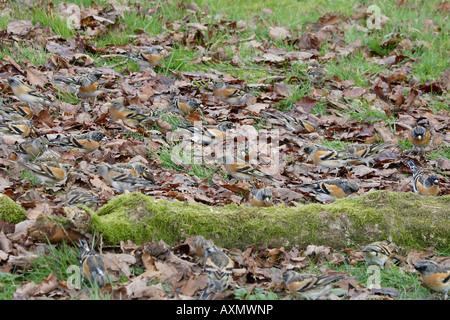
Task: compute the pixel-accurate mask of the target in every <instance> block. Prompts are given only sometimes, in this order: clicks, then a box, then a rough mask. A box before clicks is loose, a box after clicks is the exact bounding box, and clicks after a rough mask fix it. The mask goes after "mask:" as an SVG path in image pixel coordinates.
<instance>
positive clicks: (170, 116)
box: [0, 0, 450, 299]
mask: <svg viewBox="0 0 450 320" xmlns="http://www.w3.org/2000/svg"><path fill="white" fill-rule="evenodd" d="M372 4H374V3H372V2H370V1H367V2H361V3H360V2H356V1H353V2H352V3H350V4H349V3H348V2H346V1H342V2H340V1H333V2H331V1H318V2H308V3H302V4H299V3H298V2H296V1H295V2H294V1H287V0H283V1H268V2H265V1H264V2H261V1H217V2H216V1H195V2H189V1H169V2H160V1H143V2H139V1H131V0H130V1H125V0H124V1H103V0H101V1H87V0H83V1H73V2H70V3H65V2H62V1H53V2H50V1H20V2H15V1H11V2H3V3H1V4H0V6H1V9H2V13H1V17H2V19H1V22H0V28H1V30H0V41H1V42H0V57H1V59H0V77H1V78H2V79H3V80H4V81H3V82H2V83H0V90H1V95H2V100H3V104H7V103H10V102H16V101H17V99H16V98H15V97H14V95H13V94H12V91H11V88H10V87H9V85H8V82H7V81H6V79H7V78H8V77H9V76H12V75H18V76H21V77H22V78H23V79H24V80H25V81H26V82H27V83H28V84H30V85H31V86H33V87H35V88H37V89H38V90H40V91H41V92H43V93H44V94H46V95H47V96H48V97H50V98H51V99H52V100H53V101H54V104H55V105H57V106H59V107H60V108H61V110H63V112H62V113H56V112H55V110H54V109H52V108H50V109H48V108H44V109H42V110H38V112H36V114H35V115H34V117H33V118H32V121H33V124H34V126H35V131H36V135H37V136H45V137H47V138H48V139H49V140H51V139H54V138H56V137H58V136H59V135H68V134H78V133H84V132H88V131H94V130H101V131H103V132H105V133H106V135H107V138H108V140H107V141H105V142H102V144H101V146H100V148H99V150H97V151H95V152H94V153H92V154H83V153H73V152H67V151H66V150H64V149H61V148H56V147H51V148H49V150H48V151H46V153H44V154H43V155H42V156H41V157H40V158H39V161H41V160H46V159H55V158H57V159H59V160H60V161H61V162H64V163H68V164H71V165H73V166H74V167H75V168H79V169H85V168H87V167H89V164H98V163H101V162H106V163H108V164H114V163H127V162H128V163H132V162H143V163H145V164H146V165H147V166H148V168H149V169H150V171H151V173H152V174H153V177H154V183H155V184H156V185H157V187H156V188H143V189H141V192H143V193H145V194H147V195H150V196H153V197H157V198H163V199H168V200H172V199H176V200H179V201H186V202H202V203H205V204H208V205H211V206H223V205H226V204H230V203H235V204H241V205H246V195H247V192H246V191H247V190H248V188H249V187H250V186H251V184H250V183H248V182H243V181H239V182H237V183H236V180H235V179H232V178H231V177H230V176H229V175H228V174H227V173H226V171H224V169H223V168H222V167H221V166H220V165H218V164H216V163H214V162H209V163H203V162H201V161H200V162H199V163H194V164H192V163H188V161H187V159H189V158H190V157H191V155H194V156H197V155H199V154H201V155H205V154H210V153H211V150H210V149H209V148H205V149H200V148H199V147H198V146H194V147H193V149H192V150H189V152H188V154H187V155H186V153H185V154H184V158H181V159H180V158H179V157H173V155H174V152H173V150H176V147H177V146H180V144H179V142H177V141H176V140H175V139H174V137H175V135H174V128H173V126H172V125H171V124H190V123H195V122H197V123H198V122H203V123H206V124H211V125H213V124H217V123H219V122H221V121H224V120H228V121H231V122H233V123H234V124H235V126H236V129H235V130H234V131H233V132H232V133H233V134H232V135H230V136H229V137H228V139H227V141H226V142H227V143H228V144H231V143H233V142H234V140H235V139H234V138H235V137H236V138H237V140H238V141H242V140H243V139H247V140H249V141H256V139H257V138H258V137H259V139H260V141H262V140H263V139H262V138H263V137H265V136H267V135H269V134H271V135H272V136H271V138H270V139H266V140H265V143H264V144H261V145H260V148H261V149H260V150H263V152H260V154H259V155H258V158H257V162H255V163H254V164H256V165H258V167H259V168H260V169H261V170H263V171H265V172H267V173H270V174H273V175H274V176H275V178H276V179H278V180H280V181H281V183H279V184H275V183H274V184H271V183H268V181H265V180H264V181H258V183H257V184H258V186H263V185H266V186H268V187H270V188H271V189H272V192H273V199H274V205H276V206H281V205H286V206H299V205H302V204H303V203H308V202H313V201H317V200H315V199H314V195H313V194H312V193H311V192H308V191H306V190H305V189H303V188H298V187H295V185H299V184H302V183H309V182H313V181H320V180H322V179H327V178H333V179H334V178H335V177H339V178H346V179H351V180H355V181H356V182H357V183H358V184H359V186H360V190H359V192H358V194H357V195H353V196H358V195H362V194H365V193H367V192H370V191H372V190H379V189H383V190H391V191H399V192H409V191H411V190H412V180H411V172H410V170H409V169H408V167H407V166H405V164H404V161H405V160H407V159H415V160H416V162H417V163H418V164H419V165H420V166H421V167H422V168H423V169H424V170H425V171H426V172H428V173H433V174H435V175H436V176H437V177H438V178H439V180H440V189H441V191H440V192H441V193H440V194H441V195H444V194H449V188H448V183H449V178H448V177H449V170H450V160H449V155H450V148H449V142H450V135H449V132H450V131H449V128H450V125H449V123H450V117H449V110H450V109H449V95H448V89H449V87H450V63H449V59H448V57H449V52H450V47H449V44H450V38H449V34H450V32H449V27H448V23H447V21H446V19H447V18H448V13H449V11H450V4H449V2H447V1H445V2H439V1H427V2H422V1H387V2H386V3H384V4H383V5H381V4H378V5H379V7H378V8H379V9H380V15H379V16H377V18H376V19H377V20H374V19H373V15H371V14H370V13H368V12H367V8H368V7H369V6H370V5H372ZM378 18H379V19H378ZM68 21H69V23H68ZM373 22H376V23H378V24H379V28H373V25H372V24H371V23H373ZM152 45H161V46H163V47H164V49H165V50H164V55H165V58H164V60H163V61H162V63H161V65H160V66H158V67H155V68H154V69H147V70H139V68H138V66H137V64H136V63H135V62H134V61H133V60H131V59H127V58H125V57H123V55H124V54H126V53H127V52H137V51H139V50H140V49H142V48H145V47H149V46H152ZM314 60H315V61H317V62H318V63H319V64H320V65H322V66H323V67H324V68H325V70H326V77H325V79H324V81H323V83H320V84H315V83H312V82H311V81H310V79H308V77H307V74H306V71H307V68H308V66H309V65H310V63H311V61H314ZM96 69H97V70H100V71H102V73H103V77H102V79H101V81H100V87H101V89H102V91H103V93H102V95H101V96H100V97H99V98H98V99H97V100H95V101H87V100H83V99H79V98H78V97H77V96H76V95H75V94H74V93H72V92H70V90H69V88H68V87H67V86H64V85H61V84H60V83H56V82H54V81H53V79H54V78H55V77H58V76H71V75H75V74H85V73H88V72H90V71H92V70H96ZM219 77H222V79H223V80H224V81H225V82H226V83H228V84H230V85H233V86H236V87H239V88H242V89H245V90H247V92H249V95H250V97H249V98H248V99H247V101H246V104H245V105H244V106H233V105H229V104H227V103H223V102H221V101H219V100H218V99H216V98H215V97H214V96H213V94H212V80H214V79H217V78H219ZM120 96H122V97H124V98H125V99H126V101H127V102H128V103H129V104H135V105H138V106H140V107H142V108H145V109H149V110H154V111H162V116H161V118H160V119H158V120H157V121H155V122H148V123H146V126H145V127H144V128H138V129H126V130H124V129H123V128H122V127H121V126H120V125H119V124H117V123H115V122H113V121H112V120H111V118H110V115H109V113H108V106H107V102H108V101H110V100H112V99H115V98H117V97H120ZM173 97H187V98H193V97H195V98H198V99H200V100H202V102H203V105H204V108H203V109H202V110H201V113H195V114H191V115H189V116H183V115H180V114H178V113H176V112H172V111H171V109H172V106H171V105H170V102H169V99H170V98H173ZM278 112H282V113H286V114H290V115H295V116H296V117H300V118H302V119H305V120H308V121H310V122H312V123H314V124H315V125H316V126H317V130H316V131H315V132H311V133H308V132H302V131H292V130H289V129H288V128H287V127H285V126H284V125H283V123H281V122H280V121H279V120H277V119H276V118H273V117H271V116H270V114H276V113H278ZM4 121H5V122H7V121H6V120H4ZM417 124H420V125H424V126H426V127H427V128H428V129H429V130H430V132H431V133H432V137H433V139H432V142H431V143H430V146H429V147H428V148H427V150H426V152H424V153H416V152H414V150H413V148H412V144H411V143H410V142H409V140H408V138H407V135H408V133H409V131H410V129H411V128H412V127H414V126H415V125H417ZM275 130H277V131H275ZM275 132H276V133H277V134H276V135H274V133H275ZM21 141H23V139H22V138H20V137H18V136H11V135H3V136H2V146H3V147H2V150H0V157H1V158H9V159H13V160H14V159H16V156H15V155H14V154H13V153H12V152H11V150H10V149H8V148H7V146H12V145H14V144H15V143H16V142H21ZM381 141H395V142H396V143H398V147H397V148H394V149H391V150H389V151H388V152H385V153H383V154H381V155H380V156H379V157H378V158H376V159H375V162H374V163H373V164H371V165H369V166H366V165H356V166H348V167H344V168H340V169H339V170H331V171H328V170H327V169H325V170H324V169H323V168H320V167H318V166H316V165H314V164H313V163H312V162H311V159H310V158H309V157H308V156H307V155H305V154H304V153H303V147H304V146H305V145H306V144H307V143H311V142H314V143H318V144H322V145H325V146H329V147H333V148H336V149H341V148H342V147H344V146H345V145H348V144H350V143H374V142H381ZM191 152H192V153H191ZM195 159H197V160H198V159H201V157H200V158H199V157H196V158H195ZM275 160H276V163H277V165H276V166H274V165H273V161H275ZM0 166H1V167H0V170H1V171H0V172H1V176H0V189H1V191H2V193H3V194H5V195H7V196H9V197H10V198H11V199H13V200H14V201H16V202H17V203H19V204H20V205H21V206H22V207H23V208H25V209H26V210H27V218H28V219H27V220H26V221H25V222H22V223H21V224H19V225H16V226H14V225H12V224H8V223H3V222H2V225H1V226H2V229H3V233H2V234H0V267H1V272H2V273H0V284H1V285H0V297H2V298H6V299H11V298H36V297H47V298H55V299H69V298H86V297H87V298H91V299H95V298H106V299H107V298H113V299H115V298H118V297H121V298H123V299H135V298H145V299H148V298H153V299H192V298H196V297H197V296H198V294H199V293H200V292H201V290H203V289H204V288H205V286H206V283H207V282H206V276H205V274H204V272H203V262H202V261H201V260H200V261H199V260H198V257H196V255H195V254H194V252H193V249H192V247H190V245H192V238H188V239H187V240H186V242H185V243H182V244H179V245H178V246H175V247H173V248H171V247H169V246H168V245H167V244H164V243H162V242H158V241H155V242H153V243H147V244H142V245H137V244H133V243H129V242H126V241H125V242H123V244H122V245H121V246H120V248H113V247H108V244H102V243H100V247H101V249H102V254H103V256H104V260H105V262H106V263H107V266H108V267H109V274H110V276H111V280H112V285H108V286H106V287H105V288H103V289H102V290H98V288H94V289H90V290H87V288H90V287H89V285H88V286H86V285H84V286H83V289H81V290H78V289H70V288H68V284H67V281H68V280H67V279H68V277H69V276H70V274H68V273H66V269H67V268H68V267H69V266H70V265H72V264H77V257H76V255H77V252H78V251H77V248H76V247H75V246H72V245H66V244H62V245H58V246H56V247H54V246H49V245H48V244H47V243H45V242H42V241H38V240H36V239H34V238H33V237H30V236H29V235H28V234H27V233H26V232H25V230H24V229H23V228H26V227H28V226H29V225H31V224H32V223H33V221H35V219H37V218H38V217H39V216H41V215H43V214H47V215H53V216H57V217H58V216H63V215H64V211H63V209H62V208H63V207H64V205H65V195H66V193H67V192H68V191H69V190H72V189H73V188H75V187H80V188H84V189H86V190H89V191H90V192H91V193H92V194H94V195H95V196H96V197H97V198H98V199H100V200H101V201H103V202H104V203H106V202H107V201H108V200H110V199H111V198H113V197H114V196H115V195H116V194H117V192H116V191H115V190H114V189H113V188H111V186H109V185H108V184H106V183H105V181H104V180H103V179H102V178H101V177H98V176H97V175H94V174H88V173H82V172H79V171H72V172H71V173H70V174H69V177H68V179H67V181H66V183H65V184H63V185H52V186H49V185H40V184H37V183H36V180H35V179H34V178H33V177H32V176H31V175H30V174H29V173H27V172H26V170H23V169H22V168H20V167H17V166H13V165H11V164H10V163H8V162H6V161H2V160H1V159H0ZM100 205H101V204H100ZM378 240H388V239H374V241H378ZM394 245H395V244H394ZM225 249H226V250H228V251H227V252H228V253H229V254H230V256H232V258H233V260H234V261H235V269H234V274H233V281H232V284H231V286H230V290H228V291H226V292H224V293H222V294H220V295H218V296H216V299H271V298H276V299H290V298H291V297H290V295H289V294H288V292H287V291H286V288H285V287H284V285H283V284H282V282H281V279H280V275H281V273H282V271H283V270H285V269H286V268H294V269H296V270H300V269H304V270H308V271H311V272H317V273H324V272H327V273H330V272H331V273H332V272H344V273H348V274H350V275H361V277H360V278H358V279H351V280H348V281H345V282H342V283H341V284H340V290H337V291H335V292H333V293H332V294H331V295H330V296H328V297H327V298H334V299H372V298H373V299H379V298H381V299H391V298H393V299H404V298H417V299H422V298H427V299H428V298H438V299H439V298H441V296H440V295H435V294H434V293H433V292H432V291H429V290H428V289H425V288H423V287H422V286H421V285H420V282H419V280H418V276H417V275H413V274H411V271H412V269H413V268H412V266H413V264H414V262H416V261H418V260H419V259H421V258H433V259H435V260H437V261H442V262H445V261H447V263H448V258H445V256H448V248H438V250H436V249H434V248H430V249H429V250H427V251H420V252H419V251H417V250H414V249H412V250H410V251H408V252H405V251H402V249H401V248H397V249H398V252H397V253H396V255H395V256H394V257H393V261H394V263H393V264H392V265H391V266H390V267H389V268H388V269H387V270H382V271H381V284H379V285H378V286H377V288H375V287H373V286H371V285H370V283H371V282H370V281H371V280H370V279H372V278H370V275H369V274H367V272H366V265H365V263H364V261H363V258H362V253H361V249H362V248H349V249H347V250H345V251H335V250H334V249H333V248H331V247H326V246H316V245H315V244H298V246H295V247H293V248H289V249H285V248H266V247H258V245H257V244H254V245H251V246H249V247H248V249H247V250H245V251H239V250H236V249H233V248H225ZM43 266H44V267H43ZM369 278H370V279H369ZM22 281H23V283H22ZM380 288H381V289H380ZM373 289H379V291H376V292H374V291H372V290H373Z"/></svg>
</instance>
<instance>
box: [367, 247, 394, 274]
mask: <svg viewBox="0 0 450 320" xmlns="http://www.w3.org/2000/svg"><path fill="white" fill-rule="evenodd" d="M362 252H363V254H364V260H365V261H366V263H367V264H368V265H377V266H379V267H380V268H384V265H385V263H386V261H388V259H389V257H390V256H391V253H392V252H391V249H390V248H389V247H388V246H387V245H385V244H384V243H382V242H373V243H371V244H368V245H367V246H365V247H364V248H363V250H362Z"/></svg>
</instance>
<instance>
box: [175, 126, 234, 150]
mask: <svg viewBox="0 0 450 320" xmlns="http://www.w3.org/2000/svg"><path fill="white" fill-rule="evenodd" d="M171 125H172V126H174V127H176V128H180V129H185V130H187V131H189V132H190V133H192V134H193V137H194V138H196V139H198V140H199V141H201V143H202V144H205V145H213V144H216V143H219V142H221V141H223V140H224V139H225V137H226V135H227V131H228V130H230V129H233V128H235V126H234V124H233V123H232V122H230V121H223V122H221V123H219V124H218V125H217V126H203V125H200V126H197V125H193V126H180V125H176V124H171Z"/></svg>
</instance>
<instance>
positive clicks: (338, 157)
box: [303, 143, 361, 168]
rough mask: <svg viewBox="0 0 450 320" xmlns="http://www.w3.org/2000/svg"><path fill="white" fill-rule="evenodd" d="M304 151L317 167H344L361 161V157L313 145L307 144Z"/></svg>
mask: <svg viewBox="0 0 450 320" xmlns="http://www.w3.org/2000/svg"><path fill="white" fill-rule="evenodd" d="M303 151H304V152H305V153H306V154H308V155H309V156H310V157H311V159H312V161H313V163H314V164H315V165H319V166H323V167H327V168H338V167H343V166H346V165H347V164H348V163H350V162H351V161H354V160H360V159H361V158H360V157H359V156H356V155H352V154H349V153H347V152H341V151H336V150H334V149H332V148H328V147H325V146H321V145H317V144H313V143H310V144H307V145H306V146H305V147H304V148H303Z"/></svg>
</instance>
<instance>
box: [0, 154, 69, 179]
mask: <svg viewBox="0 0 450 320" xmlns="http://www.w3.org/2000/svg"><path fill="white" fill-rule="evenodd" d="M3 160H5V161H7V162H10V163H13V164H17V165H19V166H22V167H24V168H25V169H27V170H28V171H29V172H30V173H31V174H32V175H33V176H35V177H36V178H37V179H38V180H39V182H40V183H59V184H62V183H64V182H65V181H66V179H67V176H68V174H69V171H70V170H71V169H72V165H69V164H61V163H57V162H53V161H50V162H45V163H44V162H42V163H24V162H19V161H13V160H9V159H3Z"/></svg>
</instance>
